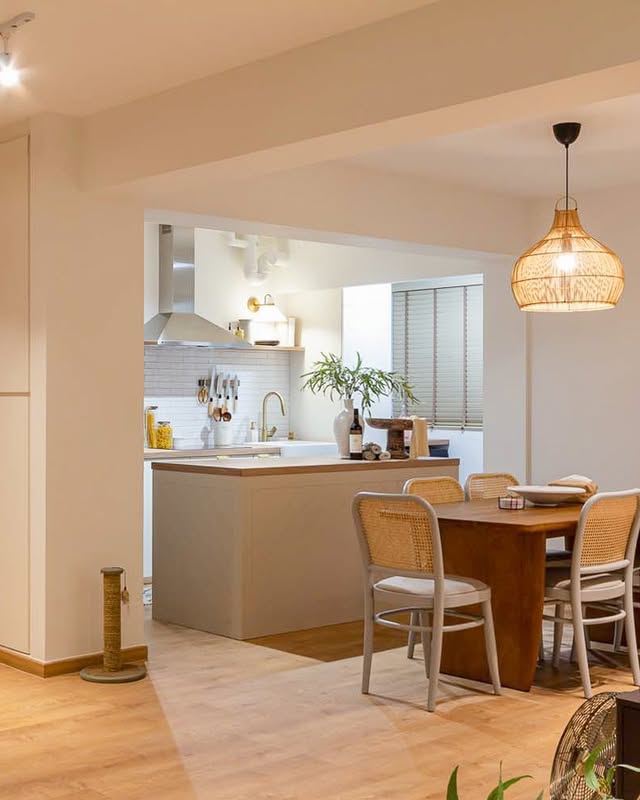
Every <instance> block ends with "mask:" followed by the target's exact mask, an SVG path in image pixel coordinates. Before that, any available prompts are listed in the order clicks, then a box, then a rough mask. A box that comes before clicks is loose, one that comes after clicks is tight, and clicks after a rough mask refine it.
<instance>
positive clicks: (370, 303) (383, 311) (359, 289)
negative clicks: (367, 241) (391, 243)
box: [342, 256, 393, 447]
mask: <svg viewBox="0 0 640 800" xmlns="http://www.w3.org/2000/svg"><path fill="white" fill-rule="evenodd" d="M392 258H393V256H392ZM357 353H360V356H361V357H362V362H363V364H364V365H365V366H367V367H375V368H376V369H384V370H390V369H391V284H389V283H379V284H372V285H370V286H350V287H347V288H346V289H343V291H342V357H343V358H344V360H345V363H347V364H348V365H349V366H352V365H353V364H355V362H356V358H357ZM357 401H358V398H356V406H357V405H358V402H357ZM360 410H361V411H362V409H360ZM368 416H371V417H383V418H384V417H390V416H392V413H391V398H390V397H381V398H380V400H378V402H377V403H374V405H373V407H372V408H371V410H370V412H369V413H368ZM364 441H365V442H377V443H378V444H379V445H381V446H382V447H386V446H387V434H386V431H381V430H376V429H375V428H371V427H370V426H368V425H367V426H366V427H365V430H364Z"/></svg>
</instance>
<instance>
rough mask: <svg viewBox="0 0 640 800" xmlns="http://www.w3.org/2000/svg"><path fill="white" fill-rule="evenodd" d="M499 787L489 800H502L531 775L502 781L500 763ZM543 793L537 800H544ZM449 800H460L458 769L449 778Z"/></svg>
mask: <svg viewBox="0 0 640 800" xmlns="http://www.w3.org/2000/svg"><path fill="white" fill-rule="evenodd" d="M498 775H499V777H498V785H497V786H496V787H495V789H492V790H491V791H490V792H489V794H488V795H487V800H502V798H503V797H504V793H505V792H506V791H507V789H508V788H509V787H510V786H513V784H514V783H518V782H519V781H521V780H523V779H524V778H530V777H531V775H518V776H517V777H516V778H508V779H507V780H506V781H503V780H502V762H500V771H499V773H498ZM542 795H543V792H540V794H539V795H538V796H537V798H536V800H542ZM447 800H459V798H458V767H456V768H455V769H454V770H453V772H452V773H451V776H450V778H449V784H448V785H447Z"/></svg>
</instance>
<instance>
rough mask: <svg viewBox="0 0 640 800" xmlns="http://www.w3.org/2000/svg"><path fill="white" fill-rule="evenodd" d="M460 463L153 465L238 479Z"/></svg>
mask: <svg viewBox="0 0 640 800" xmlns="http://www.w3.org/2000/svg"><path fill="white" fill-rule="evenodd" d="M459 464H460V459H459V458H435V457H433V458H431V459H424V460H421V459H391V460H390V461H376V462H373V461H359V462H355V463H354V462H353V461H349V460H347V459H345V460H344V463H336V464H316V465H313V464H299V465H297V466H296V465H294V464H291V465H288V466H283V465H282V464H280V465H279V466H276V465H274V466H262V465H259V466H253V467H246V468H243V467H228V466H218V465H213V464H212V465H211V466H209V465H208V464H176V463H167V462H163V461H156V462H154V463H153V465H152V469H154V470H164V471H167V472H195V473H200V474H204V475H228V476H232V477H236V478H262V477H264V476H265V475H305V474H307V475H310V474H316V473H323V472H361V471H363V470H375V469H380V470H389V469H415V468H417V469H419V468H421V467H425V466H436V465H439V466H443V467H456V466H458V465H459Z"/></svg>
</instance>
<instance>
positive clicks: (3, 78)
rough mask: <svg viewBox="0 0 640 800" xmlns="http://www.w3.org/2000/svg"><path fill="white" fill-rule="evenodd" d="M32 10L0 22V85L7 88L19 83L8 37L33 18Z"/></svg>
mask: <svg viewBox="0 0 640 800" xmlns="http://www.w3.org/2000/svg"><path fill="white" fill-rule="evenodd" d="M35 16H36V15H35V14H34V13H33V11H25V12H23V13H22V14H18V16H17V17H12V18H11V19H9V20H7V21H6V22H3V23H1V24H0V38H1V39H2V52H1V53H0V86H3V87H5V88H7V89H9V88H11V87H12V86H17V85H18V84H19V83H20V72H19V71H18V70H17V69H16V68H15V66H14V64H13V59H12V57H11V54H10V53H9V38H10V37H11V34H12V33H14V32H15V31H17V30H18V28H20V27H22V26H23V25H25V24H26V23H27V22H31V21H32V20H33V19H35Z"/></svg>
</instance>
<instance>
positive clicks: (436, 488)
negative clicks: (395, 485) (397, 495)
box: [402, 475, 464, 503]
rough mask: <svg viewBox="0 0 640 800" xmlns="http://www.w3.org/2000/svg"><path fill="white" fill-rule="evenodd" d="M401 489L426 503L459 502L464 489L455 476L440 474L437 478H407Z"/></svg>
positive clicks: (461, 499)
mask: <svg viewBox="0 0 640 800" xmlns="http://www.w3.org/2000/svg"><path fill="white" fill-rule="evenodd" d="M402 491H403V492H404V494H413V495H416V497H421V498H422V499H423V500H426V501H427V503H461V502H462V501H463V500H464V490H463V489H462V486H460V484H459V483H458V481H457V480H456V479H455V478H450V477H448V476H446V475H442V476H440V477H437V478H409V480H408V481H407V482H406V483H405V485H404V487H403V489H402Z"/></svg>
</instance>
